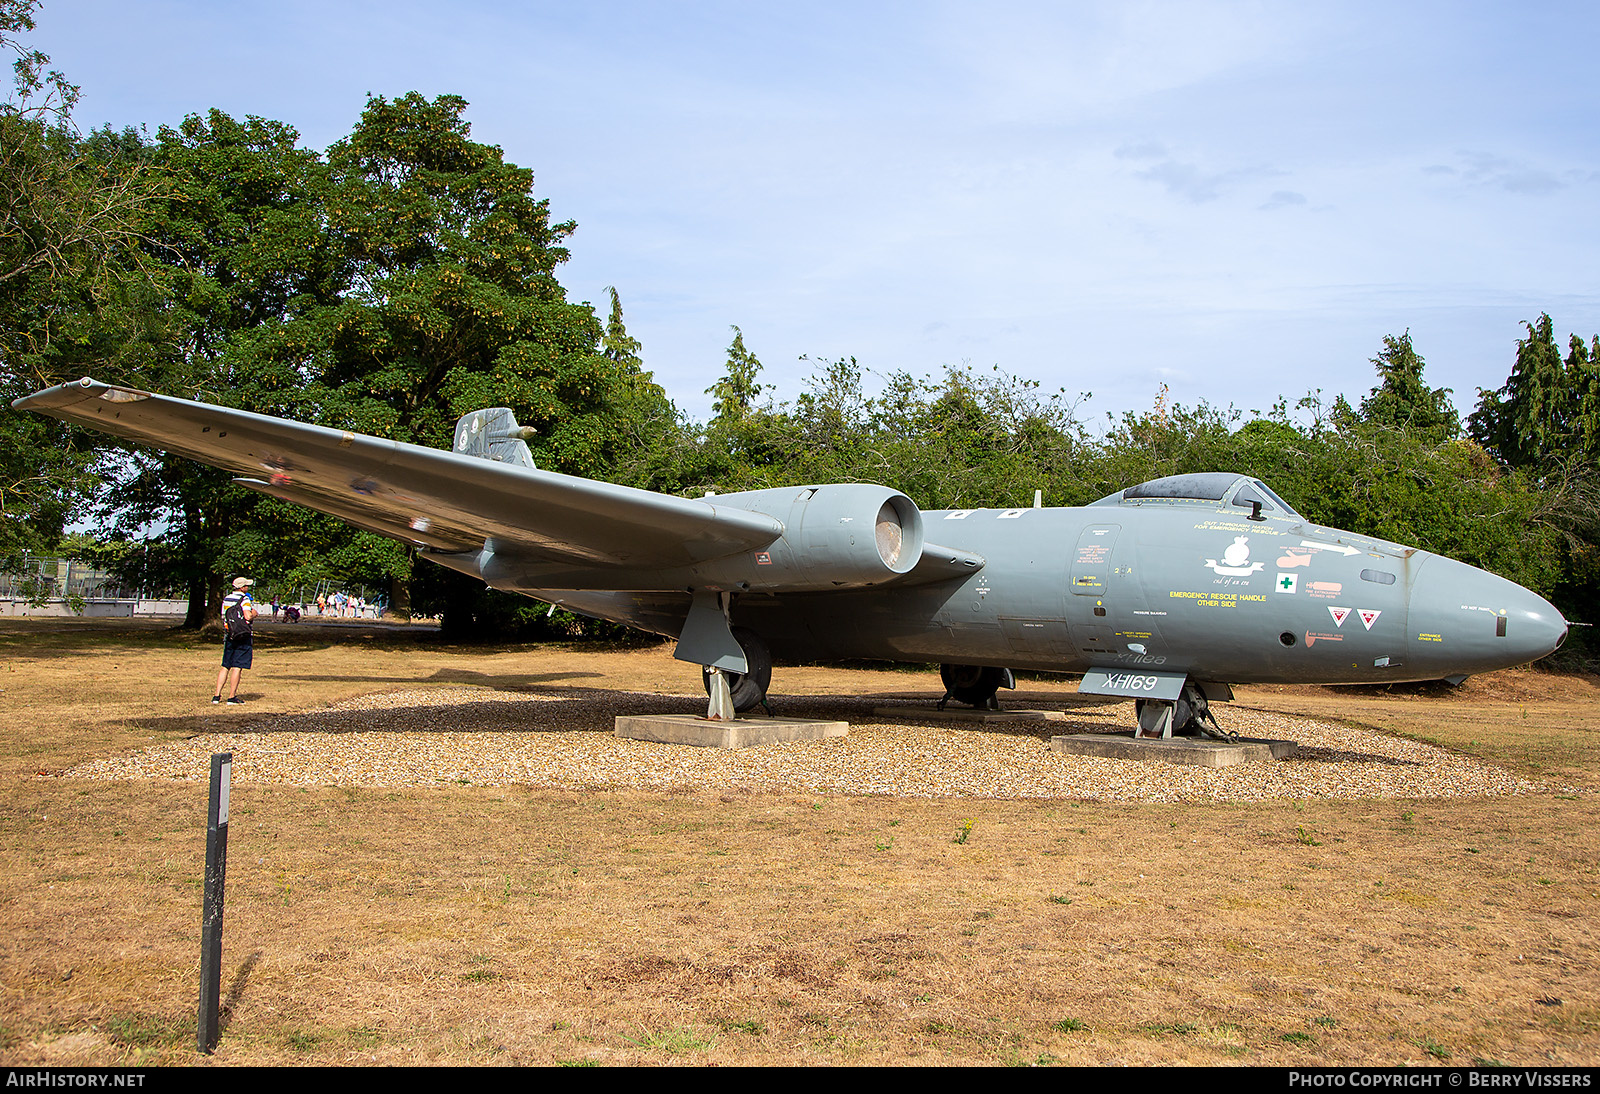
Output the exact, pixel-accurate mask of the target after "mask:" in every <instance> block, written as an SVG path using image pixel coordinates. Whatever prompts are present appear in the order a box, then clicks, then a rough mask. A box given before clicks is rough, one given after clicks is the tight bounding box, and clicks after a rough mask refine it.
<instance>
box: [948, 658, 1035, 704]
mask: <svg viewBox="0 0 1600 1094" xmlns="http://www.w3.org/2000/svg"><path fill="white" fill-rule="evenodd" d="M939 679H940V680H943V681H944V698H943V699H940V700H939V709H940V710H943V709H944V706H945V704H946V703H948V702H949V701H950V700H952V699H954V700H955V701H956V702H958V703H965V704H967V705H968V706H969V707H977V708H978V709H979V710H999V709H1000V703H999V701H998V700H997V699H995V697H994V695H995V692H997V691H999V690H1000V689H1001V688H1011V689H1013V690H1014V689H1015V688H1016V686H1017V679H1016V677H1015V676H1013V675H1012V674H1011V670H1010V669H997V668H994V667H992V666H988V665H940V666H939Z"/></svg>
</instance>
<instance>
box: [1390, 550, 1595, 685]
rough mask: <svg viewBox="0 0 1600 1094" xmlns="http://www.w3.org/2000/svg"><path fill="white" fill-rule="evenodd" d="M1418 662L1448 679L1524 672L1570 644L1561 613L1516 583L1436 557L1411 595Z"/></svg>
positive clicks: (1425, 565)
mask: <svg viewBox="0 0 1600 1094" xmlns="http://www.w3.org/2000/svg"><path fill="white" fill-rule="evenodd" d="M1409 609H1410V610H1409V614H1410V621H1411V627H1410V631H1411V640H1410V643H1409V644H1410V646H1411V651H1410V655H1411V661H1412V664H1413V665H1414V666H1422V665H1426V666H1428V667H1429V668H1437V669H1439V670H1441V671H1440V673H1439V674H1440V675H1441V676H1452V675H1456V674H1467V673H1474V672H1488V671H1492V670H1494V669H1503V668H1511V667H1512V666H1515V665H1525V664H1527V663H1528V662H1530V661H1537V660H1538V659H1539V658H1541V657H1544V656H1546V655H1548V654H1551V653H1554V652H1555V651H1556V650H1557V649H1560V648H1561V644H1562V643H1563V642H1565V641H1566V640H1567V621H1566V620H1565V619H1564V618H1562V615H1561V613H1560V612H1559V611H1557V610H1556V607H1555V605H1553V604H1551V603H1550V602H1549V601H1548V600H1546V599H1545V598H1544V597H1542V596H1540V595H1539V594H1538V593H1535V592H1533V591H1531V590H1529V589H1524V588H1523V587H1522V586H1521V585H1518V584H1517V583H1516V582H1514V581H1508V580H1506V579H1505V578H1503V577H1500V576H1499V575H1497V574H1491V573H1489V572H1488V571H1487V570H1480V569H1477V568H1476V567H1474V566H1468V565H1467V564H1466V563H1464V562H1456V561H1455V560H1453V559H1448V558H1443V557H1440V556H1438V555H1430V556H1428V558H1427V559H1426V560H1425V562H1424V563H1423V565H1422V567H1421V568H1420V569H1419V570H1418V571H1417V576H1416V579H1415V580H1414V582H1413V584H1412V588H1411V598H1410V605H1409Z"/></svg>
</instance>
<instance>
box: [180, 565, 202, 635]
mask: <svg viewBox="0 0 1600 1094" xmlns="http://www.w3.org/2000/svg"><path fill="white" fill-rule="evenodd" d="M205 622H206V579H205V578H204V577H201V576H199V575H196V576H194V577H191V578H190V579H189V607H188V608H187V610H186V611H185V613H184V616H183V629H184V630H186V631H197V630H199V629H200V628H201V627H203V626H205Z"/></svg>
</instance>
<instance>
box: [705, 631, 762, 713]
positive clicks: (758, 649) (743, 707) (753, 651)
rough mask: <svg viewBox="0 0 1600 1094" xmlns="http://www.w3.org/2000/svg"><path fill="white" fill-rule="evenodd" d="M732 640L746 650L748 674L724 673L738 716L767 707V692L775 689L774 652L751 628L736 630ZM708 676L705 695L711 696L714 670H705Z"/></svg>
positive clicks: (706, 676) (706, 677)
mask: <svg viewBox="0 0 1600 1094" xmlns="http://www.w3.org/2000/svg"><path fill="white" fill-rule="evenodd" d="M733 640H734V641H735V642H737V643H739V648H740V649H741V650H743V651H744V659H745V664H746V665H748V666H749V668H750V671H749V672H724V673H723V674H722V675H723V678H724V679H725V680H727V682H728V690H729V692H731V693H732V695H733V709H734V711H735V712H736V713H739V714H743V713H745V712H746V711H751V710H754V709H755V708H756V707H759V706H765V705H766V702H767V689H768V688H769V687H771V686H772V651H771V650H770V649H768V648H767V644H766V642H764V641H762V639H761V636H760V635H759V634H757V633H756V632H755V631H752V630H750V629H749V628H748V627H734V628H733ZM702 673H703V675H704V677H705V685H706V694H707V695H710V694H711V670H710V669H703V670H702Z"/></svg>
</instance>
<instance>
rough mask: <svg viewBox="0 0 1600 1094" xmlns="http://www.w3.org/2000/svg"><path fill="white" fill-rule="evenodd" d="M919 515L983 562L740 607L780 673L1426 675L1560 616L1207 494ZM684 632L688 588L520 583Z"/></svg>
mask: <svg viewBox="0 0 1600 1094" xmlns="http://www.w3.org/2000/svg"><path fill="white" fill-rule="evenodd" d="M1116 499H1117V496H1116V495H1113V497H1112V498H1111V499H1107V500H1106V501H1103V502H1099V503H1096V504H1095V505H1090V506H1084V507H1080V508H1070V509H1044V508H1035V509H1007V510H1000V509H976V510H953V511H930V512H926V513H924V514H922V516H923V520H924V522H925V523H924V527H925V529H926V535H927V538H928V539H929V540H930V541H935V542H937V543H939V544H941V545H943V546H947V547H952V548H956V549H959V550H962V551H965V552H970V553H971V554H974V555H978V556H981V557H982V558H983V559H984V564H983V566H982V568H981V569H979V570H978V571H977V572H975V573H972V574H970V575H965V576H962V577H958V578H951V579H947V580H943V581H938V582H933V583H926V584H915V585H896V584H893V583H890V584H886V585H884V586H881V587H873V588H865V589H856V590H837V591H829V592H794V593H776V594H766V593H759V592H752V593H745V594H743V595H739V596H737V597H736V598H735V599H734V600H733V603H732V607H731V609H730V616H731V621H732V623H733V624H734V625H735V626H742V627H747V628H749V629H750V630H752V631H754V632H756V633H757V634H759V635H760V636H761V637H762V638H763V639H765V640H766V642H767V643H768V644H769V645H770V647H771V649H772V652H773V655H774V657H776V658H778V659H780V660H787V661H810V660H834V659H841V658H871V659H884V660H898V661H924V662H943V663H958V664H972V665H994V666H999V667H1011V668H1024V669H1037V670H1053V671H1061V672H1083V671H1085V670H1087V669H1089V668H1103V669H1139V668H1143V669H1148V670H1155V671H1161V672H1171V673H1186V674H1188V675H1189V676H1190V677H1191V678H1193V679H1197V680H1215V681H1225V682H1230V683H1271V682H1304V683H1359V682H1368V681H1379V682H1381V681H1403V680H1432V679H1440V678H1444V677H1453V676H1460V675H1466V674H1470V673H1475V672H1483V671H1489V670H1492V669H1498V668H1505V667H1508V666H1512V665H1518V664H1523V663H1526V662H1528V661H1532V660H1534V659H1536V658H1538V657H1541V656H1543V655H1545V654H1547V653H1549V652H1551V651H1552V650H1554V649H1555V648H1557V647H1558V646H1559V645H1560V644H1561V641H1562V640H1563V639H1564V638H1565V635H1566V628H1567V624H1566V621H1565V620H1564V619H1563V618H1562V617H1561V614H1560V613H1559V612H1558V611H1557V610H1556V609H1555V608H1554V607H1553V606H1552V605H1550V604H1549V603H1548V602H1546V601H1545V600H1544V599H1543V598H1541V597H1539V596H1538V595H1536V594H1534V593H1532V592H1530V591H1528V590H1527V589H1524V588H1522V587H1521V586H1519V585H1517V584H1515V583H1513V582H1511V581H1507V580H1506V579H1504V578H1501V577H1498V576H1496V575H1494V574H1491V573H1488V572H1486V571H1483V570H1480V569H1477V568H1475V567H1472V566H1468V565H1466V564H1464V563H1461V562H1456V561H1454V560H1452V559H1449V558H1445V557H1442V556H1440V555H1435V554H1430V553H1428V552H1426V551H1421V550H1416V549H1413V548H1407V547H1401V546H1398V545H1396V544H1391V543H1385V542H1383V541H1381V540H1376V539H1372V538H1369V537H1366V536H1360V535H1355V534H1353V533H1349V532H1342V531H1339V530H1337V529H1331V528H1325V527H1321V526H1317V525H1313V524H1311V523H1309V522H1308V521H1306V520H1304V519H1303V518H1300V517H1298V516H1295V515H1292V514H1291V515H1283V514H1281V512H1280V513H1276V514H1266V515H1264V516H1263V517H1262V519H1259V520H1256V519H1251V514H1250V512H1249V511H1248V510H1245V509H1242V508H1239V507H1235V506H1232V505H1228V504H1223V503H1220V502H1217V501H1193V500H1186V499H1156V500H1151V499H1141V500H1137V501H1129V500H1120V501H1119V500H1116ZM516 591H520V592H525V593H528V594H530V595H533V596H536V597H538V598H540V599H543V600H549V601H552V602H555V603H558V604H561V605H563V606H564V607H568V608H570V609H572V610H575V611H579V612H582V613H584V614H588V615H592V616H595V617H599V618H603V619H609V620H613V621H615V622H618V623H625V624H628V625H630V626H634V627H638V628H641V629H643V630H648V631H655V632H658V633H661V634H666V635H677V634H678V632H679V631H680V629H681V628H682V625H683V620H684V617H685V615H686V613H687V611H688V608H689V604H690V596H689V594H688V593H687V592H649V591H640V592H585V591H562V590H551V589H518V590H516Z"/></svg>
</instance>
